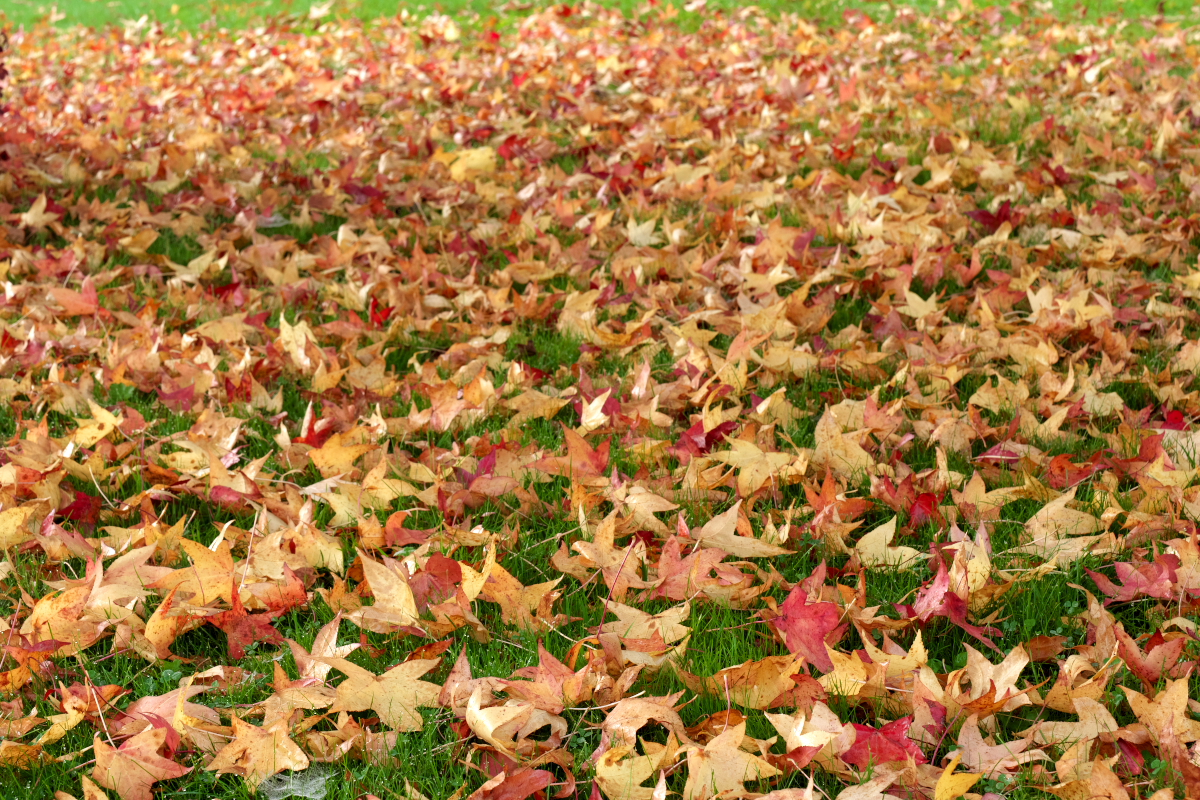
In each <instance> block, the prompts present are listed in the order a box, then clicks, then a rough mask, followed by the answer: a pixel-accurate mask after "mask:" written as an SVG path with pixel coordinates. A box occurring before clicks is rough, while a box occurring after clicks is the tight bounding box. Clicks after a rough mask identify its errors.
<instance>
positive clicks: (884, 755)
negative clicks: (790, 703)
mask: <svg viewBox="0 0 1200 800" xmlns="http://www.w3.org/2000/svg"><path fill="white" fill-rule="evenodd" d="M912 721H913V720H912V717H901V718H900V719H897V720H893V721H891V722H889V723H888V724H887V725H884V726H883V727H881V728H872V727H870V726H869V725H860V724H858V723H853V725H854V730H855V732H856V734H857V735H856V737H855V739H854V744H853V745H851V746H850V747H849V748H848V749H847V750H845V751H844V752H843V753H842V754H841V756H840V757H841V759H842V761H845V762H846V763H847V764H850V765H852V766H854V767H857V768H858V769H860V770H866V769H868V768H869V767H870V766H871V765H876V764H883V763H886V762H888V761H907V760H908V759H910V758H911V759H913V760H914V761H915V762H916V763H918V764H924V763H927V762H928V760H929V759H927V758H926V757H925V754H924V753H922V752H921V748H919V747H918V746H917V744H916V742H914V741H912V740H911V739H909V738H908V729H909V727H910V726H911V725H912ZM960 794H961V793H960ZM956 796H957V795H956Z"/></svg>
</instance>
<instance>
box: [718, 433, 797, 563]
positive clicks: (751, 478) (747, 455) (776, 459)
mask: <svg viewBox="0 0 1200 800" xmlns="http://www.w3.org/2000/svg"><path fill="white" fill-rule="evenodd" d="M729 444H730V446H731V447H732V448H733V449H732V450H729V451H727V452H721V453H713V455H712V457H713V458H714V459H716V460H717V461H724V462H725V463H726V464H728V465H729V466H731V467H733V468H735V469H736V470H737V471H738V477H737V491H738V496H739V497H749V496H750V495H752V494H754V493H755V492H757V491H758V490H759V489H760V488H762V487H763V486H764V485H766V484H768V483H769V484H772V485H776V481H783V480H784V479H786V478H788V477H789V476H790V471H788V470H785V469H784V467H787V466H789V465H790V464H791V463H792V462H793V461H795V457H794V456H791V455H788V454H787V453H769V452H763V451H762V450H761V449H760V448H759V447H758V445H756V444H754V442H747V441H746V440H744V439H730V440H729ZM734 555H737V554H736V553H735V554H734Z"/></svg>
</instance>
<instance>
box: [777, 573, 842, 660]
mask: <svg viewBox="0 0 1200 800" xmlns="http://www.w3.org/2000/svg"><path fill="white" fill-rule="evenodd" d="M771 624H772V625H773V626H774V627H775V629H776V630H778V631H779V632H780V633H781V634H783V640H784V643H785V644H786V645H787V648H788V650H790V651H791V652H793V653H798V654H799V655H802V656H804V658H805V659H806V660H807V661H808V662H809V663H810V664H812V665H813V666H815V667H816V668H817V669H819V670H821V671H822V672H832V671H833V668H834V666H833V661H832V659H831V658H830V657H829V654H828V648H827V646H828V645H829V644H831V643H832V644H836V643H837V642H839V641H840V640H841V638H842V636H843V635H844V634H845V632H846V629H847V628H848V627H849V623H847V622H843V621H842V610H841V609H840V608H839V607H838V606H837V604H836V603H827V602H809V597H808V592H807V591H805V590H804V588H802V587H801V586H796V587H794V588H793V589H792V591H791V592H789V593H788V596H787V599H786V600H784V601H783V605H781V606H780V607H779V614H778V615H777V616H775V617H774V618H773V619H772V620H771Z"/></svg>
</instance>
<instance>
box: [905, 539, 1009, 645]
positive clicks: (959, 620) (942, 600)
mask: <svg viewBox="0 0 1200 800" xmlns="http://www.w3.org/2000/svg"><path fill="white" fill-rule="evenodd" d="M936 561H937V574H936V575H934V577H933V579H932V580H930V581H929V582H928V583H926V584H925V585H924V586H922V587H921V588H920V590H918V592H917V599H916V600H915V601H914V602H913V605H912V613H913V615H914V616H916V617H917V618H918V619H920V620H921V621H922V622H927V621H929V620H930V619H932V618H934V617H945V618H946V619H948V620H950V621H951V622H952V623H954V624H955V625H957V626H958V627H960V628H962V629H963V630H964V631H966V632H967V633H969V634H971V635H972V636H974V637H975V638H976V639H978V640H979V641H981V642H983V643H984V644H986V645H987V646H988V647H991V648H992V649H993V650H998V649H999V648H997V647H996V645H995V643H994V642H992V640H991V639H989V638H988V635H992V636H995V635H999V633H1000V631H998V630H996V629H995V628H990V627H984V626H979V625H972V624H971V623H970V622H968V621H967V603H966V601H965V600H964V599H963V597H962V596H961V595H959V594H958V593H957V592H955V591H951V588H950V572H949V570H947V568H946V562H945V561H944V560H943V559H941V558H940V557H939V558H937V559H936Z"/></svg>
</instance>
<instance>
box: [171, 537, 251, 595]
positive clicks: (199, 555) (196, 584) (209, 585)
mask: <svg viewBox="0 0 1200 800" xmlns="http://www.w3.org/2000/svg"><path fill="white" fill-rule="evenodd" d="M179 545H180V547H182V548H183V550H184V552H185V553H187V555H188V558H189V559H191V562H192V563H191V565H190V566H187V567H183V568H181V569H177V570H175V571H173V572H171V573H170V574H169V575H164V576H162V577H161V578H159V579H158V580H156V581H155V582H154V583H153V584H151V587H152V588H154V589H157V590H159V591H166V592H174V593H175V594H178V595H179V596H180V597H181V598H190V599H191V602H192V603H193V604H194V605H198V606H206V605H210V604H211V603H214V602H216V601H217V600H224V601H225V602H227V603H229V604H230V605H232V604H233V598H234V595H235V594H237V586H238V584H239V580H238V579H237V578H235V577H234V573H233V553H232V550H231V548H230V546H229V543H228V542H226V541H222V542H220V543H219V544H218V545H217V548H216V550H210V549H209V548H207V547H205V546H204V545H202V544H200V543H199V542H194V541H192V540H191V539H181V540H180V541H179ZM231 581H232V583H231Z"/></svg>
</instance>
